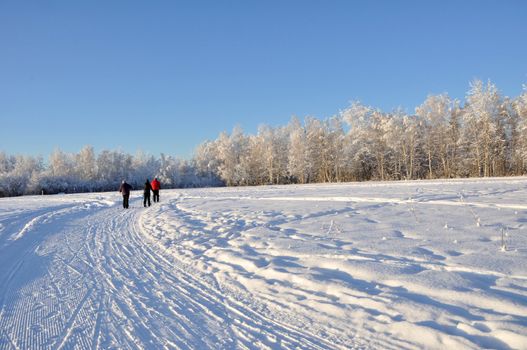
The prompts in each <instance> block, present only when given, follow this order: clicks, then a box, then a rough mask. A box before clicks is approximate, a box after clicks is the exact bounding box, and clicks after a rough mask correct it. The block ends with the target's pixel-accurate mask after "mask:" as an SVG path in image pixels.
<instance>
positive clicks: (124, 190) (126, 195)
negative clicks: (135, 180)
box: [119, 180, 132, 209]
mask: <svg viewBox="0 0 527 350" xmlns="http://www.w3.org/2000/svg"><path fill="white" fill-rule="evenodd" d="M131 190H132V186H130V185H129V184H128V183H127V182H126V180H123V182H122V183H121V187H119V192H121V194H122V195H123V208H125V209H128V200H129V199H130V191H131Z"/></svg>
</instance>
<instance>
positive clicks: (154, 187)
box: [151, 177, 161, 203]
mask: <svg viewBox="0 0 527 350" xmlns="http://www.w3.org/2000/svg"><path fill="white" fill-rule="evenodd" d="M151 185H152V192H154V203H155V202H159V190H160V189H161V184H160V183H159V180H158V179H157V177H156V178H154V179H153V180H152V183H151Z"/></svg>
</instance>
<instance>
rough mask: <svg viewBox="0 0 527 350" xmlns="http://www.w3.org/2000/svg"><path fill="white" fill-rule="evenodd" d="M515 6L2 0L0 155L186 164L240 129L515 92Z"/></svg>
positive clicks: (520, 59)
mask: <svg viewBox="0 0 527 350" xmlns="http://www.w3.org/2000/svg"><path fill="white" fill-rule="evenodd" d="M526 23H527V1H521V0H518V1H497V0H496V1H486V0H479V1H477V0H464V1H439V0H437V1H417V0H416V1H405V0H402V1H366V0H365V1H352V0H347V1H346V0H342V1H336V0H335V1H333V0H327V1H323V0H313V1H309V0H304V1H296V0H291V1H288V0H281V1H279V0H277V1H275V0H268V1H252V0H239V1H235V0H225V1H218V0H211V1H203V0H197V1H117V0H115V1H19V0H17V1H14V0H13V1H11V0H0V151H5V152H7V153H9V154H17V153H23V154H33V155H36V154H41V155H43V156H47V155H48V154H49V153H51V152H52V151H53V149H55V148H56V147H59V148H61V149H62V150H64V151H68V152H77V151H79V150H80V149H81V147H82V146H83V145H87V144H89V145H92V146H94V147H95V149H96V150H97V151H100V150H102V149H118V148H120V149H122V150H124V151H126V152H129V153H135V152H136V151H137V150H143V151H145V152H148V153H151V154H154V155H158V154H159V153H161V152H164V153H166V154H171V155H177V156H181V157H189V156H190V155H191V153H192V151H193V150H194V148H195V147H196V146H197V145H198V144H200V143H201V142H203V141H204V140H206V139H215V138H216V137H217V136H218V134H219V133H220V132H221V131H228V132H230V131H231V130H232V128H233V127H234V126H235V125H240V126H241V127H242V128H243V129H244V130H245V131H246V132H248V133H255V132H256V130H257V127H258V125H260V124H268V125H272V126H279V125H285V124H287V123H288V121H289V120H290V118H291V116H292V115H296V116H298V117H300V118H303V117H305V116H307V115H310V116H314V117H317V118H321V119H322V118H326V117H328V116H331V115H334V114H337V113H338V112H339V110H342V109H344V108H346V107H347V106H349V104H350V101H354V100H360V101H361V102H363V103H365V104H368V105H372V106H375V107H379V108H381V109H383V110H385V111H389V110H392V109H393V108H396V107H403V108H404V109H406V110H407V111H408V112H410V113H411V112H413V111H414V108H415V107H416V106H417V105H419V104H420V103H422V102H423V101H424V99H425V98H426V96H427V95H429V94H435V93H443V92H448V93H449V94H450V96H452V97H454V98H458V99H464V96H465V93H466V91H467V90H468V87H469V82H470V81H471V80H473V79H475V78H479V79H482V80H485V81H486V80H487V79H490V80H491V81H493V82H494V83H495V84H496V85H497V86H498V88H499V89H500V91H501V92H502V93H503V94H504V95H508V96H517V95H519V94H520V93H521V92H522V84H525V83H527V45H526V44H525V42H526V39H525V38H527V25H526Z"/></svg>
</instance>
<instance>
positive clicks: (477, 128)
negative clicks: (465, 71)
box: [463, 80, 502, 176]
mask: <svg viewBox="0 0 527 350" xmlns="http://www.w3.org/2000/svg"><path fill="white" fill-rule="evenodd" d="M501 104H502V101H501V96H500V95H499V92H498V89H497V88H496V86H495V85H494V84H492V83H491V82H488V83H487V84H486V85H485V84H483V82H482V81H481V80H475V81H474V82H472V83H471V89H470V91H469V93H468V96H467V104H466V106H465V108H464V112H463V123H464V133H463V141H464V147H465V149H466V151H467V156H468V157H467V158H466V159H467V160H468V161H469V162H470V169H469V173H470V175H473V176H493V175H495V174H496V175H497V174H498V173H499V172H498V171H497V165H498V164H499V162H500V161H502V159H500V157H499V154H498V153H497V152H496V149H497V147H498V145H497V144H498V143H499V142H501V137H502V135H501V134H500V131H501V130H500V128H499V126H500V122H501V121H500V117H501V116H502V114H501V110H500V108H501Z"/></svg>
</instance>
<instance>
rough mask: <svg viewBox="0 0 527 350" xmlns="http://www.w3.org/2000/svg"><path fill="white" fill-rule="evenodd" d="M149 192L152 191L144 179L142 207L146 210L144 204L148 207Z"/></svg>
mask: <svg viewBox="0 0 527 350" xmlns="http://www.w3.org/2000/svg"><path fill="white" fill-rule="evenodd" d="M150 191H152V185H150V180H148V179H146V182H145V189H144V193H143V206H144V207H145V208H146V203H147V202H148V206H150Z"/></svg>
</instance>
